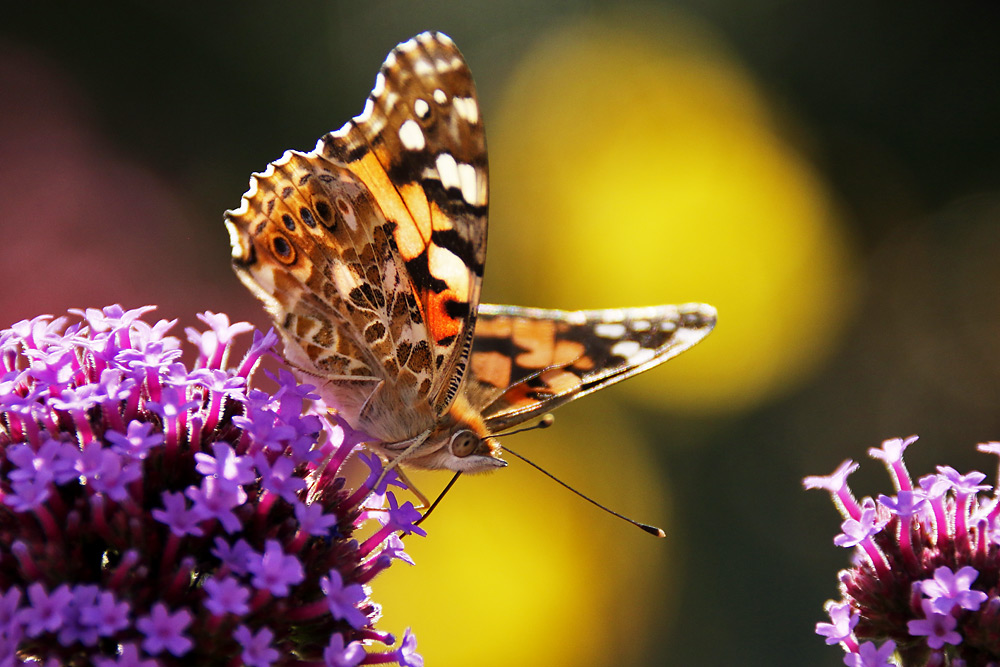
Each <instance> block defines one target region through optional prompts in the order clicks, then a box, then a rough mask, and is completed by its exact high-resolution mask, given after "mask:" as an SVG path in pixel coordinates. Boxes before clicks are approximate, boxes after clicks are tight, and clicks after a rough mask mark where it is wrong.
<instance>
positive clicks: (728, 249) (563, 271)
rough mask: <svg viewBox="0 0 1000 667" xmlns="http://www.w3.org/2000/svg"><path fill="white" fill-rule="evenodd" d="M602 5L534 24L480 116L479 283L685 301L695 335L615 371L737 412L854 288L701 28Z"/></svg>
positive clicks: (804, 185)
mask: <svg viewBox="0 0 1000 667" xmlns="http://www.w3.org/2000/svg"><path fill="white" fill-rule="evenodd" d="M693 25H694V24H692V23H691V22H690V21H681V20H679V19H678V18H677V17H676V16H673V17H672V18H671V20H669V21H666V20H661V19H657V18H656V17H655V16H654V17H649V18H648V20H642V21H636V20H634V19H630V20H628V21H617V22H616V21H614V20H609V19H607V18H606V17H605V18H602V19H600V20H599V21H594V22H585V23H582V24H577V25H575V26H571V27H568V28H563V29H561V30H560V31H558V32H557V33H554V34H550V35H547V36H546V37H545V38H544V39H542V40H540V41H539V42H538V44H537V45H536V46H535V47H534V49H533V50H531V51H530V52H528V53H525V54H524V56H523V58H522V59H521V61H520V65H519V66H518V67H517V69H516V71H515V72H514V74H513V76H512V77H511V80H510V84H509V86H508V88H507V91H506V93H505V95H504V97H503V99H502V102H501V104H500V105H499V107H498V108H497V109H496V110H494V111H493V113H490V114H489V116H488V118H487V121H488V132H489V140H490V150H491V180H492V184H493V189H492V192H491V206H492V212H491V229H490V243H491V249H490V259H489V266H488V269H487V277H486V289H487V296H488V297H489V298H491V299H496V300H507V301H513V302H515V303H524V304H525V305H540V306H546V307H560V308H593V307H617V306H633V305H635V306H641V305H650V304H657V303H672V302H673V303H677V302H686V301H703V302H707V303H711V304H712V305H714V306H716V307H717V308H718V310H719V325H718V327H717V329H716V331H715V332H714V333H713V334H712V335H711V336H710V337H709V338H708V339H707V340H706V341H705V342H704V343H702V344H701V345H700V346H699V348H696V349H695V350H693V351H691V352H688V353H686V354H685V355H683V356H682V357H681V358H679V359H678V360H676V361H672V362H671V366H672V368H671V371H670V373H669V374H664V373H662V371H654V372H653V373H648V374H646V375H644V376H642V377H641V378H637V379H636V380H634V381H629V382H628V383H626V384H625V385H624V387H628V389H623V391H631V392H632V394H631V395H632V396H634V397H635V398H637V399H639V400H643V401H646V402H650V403H653V404H655V405H657V406H660V407H663V406H666V407H671V408H673V409H676V410H690V411H693V412H718V411H722V412H725V411H739V410H743V409H746V408H748V407H752V406H753V405H757V404H759V403H760V402H762V401H764V400H767V399H768V398H769V397H773V396H774V395H776V394H779V393H780V392H781V391H782V390H784V389H786V388H787V387H789V386H793V385H794V384H795V382H796V381H798V380H800V379H802V378H803V377H807V376H808V375H809V374H810V373H811V371H812V370H814V369H815V368H816V367H817V366H818V365H819V364H820V362H822V360H823V359H824V358H825V357H826V356H827V354H828V352H829V351H830V350H831V349H832V347H833V346H834V344H835V342H836V340H837V337H838V334H839V332H840V331H841V330H842V329H843V323H844V321H845V320H846V318H847V316H848V314H849V313H850V311H851V307H852V305H853V303H854V302H855V294H856V291H857V289H856V283H857V281H856V277H855V269H854V266H853V259H852V256H851V250H850V242H849V239H848V238H847V235H846V232H845V230H844V227H843V226H842V224H841V222H840V220H839V219H838V216H837V212H836V207H835V205H834V202H833V200H832V197H831V195H830V193H829V192H828V191H827V189H826V187H825V185H824V183H823V182H822V181H821V180H820V177H819V175H818V174H817V172H816V171H815V170H814V169H813V168H812V166H811V165H810V164H809V163H808V161H807V160H806V159H805V158H804V157H803V156H802V154H801V153H800V152H799V151H798V150H797V149H796V148H795V147H794V146H793V145H791V144H790V143H789V142H788V141H787V140H786V139H785V138H784V137H785V136H786V135H788V134H789V133H790V130H789V128H787V127H786V126H784V125H782V124H781V123H779V121H778V120H777V119H776V117H775V114H774V113H773V112H771V111H770V110H769V108H768V103H767V101H766V100H765V99H764V97H763V95H762V93H761V92H760V91H759V90H758V89H757V88H756V87H755V85H754V82H753V81H752V80H751V78H750V77H749V75H748V74H747V72H746V71H744V70H743V69H742V68H741V67H740V66H739V65H737V64H736V63H734V62H733V61H732V60H731V59H730V58H729V57H728V56H727V55H726V54H725V53H724V51H723V50H722V49H720V48H719V47H718V46H717V43H716V41H715V40H713V39H712V38H710V37H709V36H707V35H706V33H705V31H704V29H703V28H696V27H692V26H693Z"/></svg>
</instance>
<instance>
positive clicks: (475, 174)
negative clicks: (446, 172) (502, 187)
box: [458, 162, 486, 206]
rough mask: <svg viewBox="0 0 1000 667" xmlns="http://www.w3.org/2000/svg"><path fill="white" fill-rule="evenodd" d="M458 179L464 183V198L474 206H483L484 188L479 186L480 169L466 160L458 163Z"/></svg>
mask: <svg viewBox="0 0 1000 667" xmlns="http://www.w3.org/2000/svg"><path fill="white" fill-rule="evenodd" d="M458 180H459V182H460V183H461V184H462V185H461V187H462V199H464V200H465V203H467V204H470V205H472V206H482V205H483V204H485V203H486V202H483V201H480V200H481V199H482V194H483V192H482V189H481V188H480V187H479V171H478V170H477V169H476V168H475V167H473V166H472V165H471V164H465V163H464V162H462V163H459V165H458Z"/></svg>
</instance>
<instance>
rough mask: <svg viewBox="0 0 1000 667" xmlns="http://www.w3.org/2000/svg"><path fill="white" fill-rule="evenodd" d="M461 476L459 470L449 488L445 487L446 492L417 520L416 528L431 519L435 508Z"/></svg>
mask: <svg viewBox="0 0 1000 667" xmlns="http://www.w3.org/2000/svg"><path fill="white" fill-rule="evenodd" d="M461 474H462V471H461V470H459V471H458V472H456V473H455V476H454V477H452V478H451V481H450V482H448V484H447V486H445V487H444V491H442V492H441V493H439V494H438V497H437V498H435V499H434V502H432V503H431V506H430V507H428V508H427V511H426V512H424V513H423V516H421V517H420V518H419V519H417V520H416V521H414V522H413V525H414V526H419V525H420V524H422V523H423V522H424V519H426V518H427V517H429V516H430V515H431V512H433V511H434V508H435V507H437V506H438V503H439V502H441V499H442V498H444V494H446V493H448V492H449V491H451V487H453V486H455V482H457V481H458V478H459V476H460V475H461Z"/></svg>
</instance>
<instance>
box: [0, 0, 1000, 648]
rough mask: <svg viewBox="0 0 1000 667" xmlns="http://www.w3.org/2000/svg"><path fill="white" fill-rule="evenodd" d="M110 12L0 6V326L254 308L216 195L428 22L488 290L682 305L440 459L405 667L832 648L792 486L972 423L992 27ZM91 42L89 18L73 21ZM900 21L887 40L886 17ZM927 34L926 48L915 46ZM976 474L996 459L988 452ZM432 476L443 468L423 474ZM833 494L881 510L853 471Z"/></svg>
mask: <svg viewBox="0 0 1000 667" xmlns="http://www.w3.org/2000/svg"><path fill="white" fill-rule="evenodd" d="M198 11H199V12H200V13H193V12H192V10H190V9H189V8H188V9H185V8H182V7H175V6H167V5H149V4H145V3H131V2H117V3H111V4H109V5H105V6H102V7H88V8H86V9H84V8H75V7H70V6H67V7H65V8H64V10H63V11H62V12H60V13H59V14H57V15H53V14H52V13H51V12H47V11H44V10H42V9H40V8H39V9H35V8H33V7H32V6H30V5H25V6H19V7H18V8H17V9H16V10H13V11H11V12H10V13H9V16H7V17H6V20H5V22H4V24H3V25H2V26H0V90H2V91H4V99H5V104H4V105H2V107H0V229H2V232H3V234H2V237H0V238H2V239H3V244H2V245H3V248H4V250H5V251H6V252H5V253H4V255H5V260H4V262H3V263H0V280H2V284H3V285H4V286H5V288H6V289H4V290H3V291H2V293H0V316H2V319H3V320H4V321H6V322H14V321H16V320H18V319H21V318H24V317H30V316H33V315H36V314H38V313H41V312H60V311H63V310H65V309H66V308H68V307H83V306H100V305H104V304H108V303H113V302H120V303H123V304H125V305H126V306H129V307H134V306H138V305H142V304H145V303H155V304H158V305H159V306H160V313H161V315H162V316H163V317H171V318H172V317H179V318H181V325H182V326H183V325H193V324H195V323H196V321H195V320H194V313H196V312H198V311H201V310H205V309H211V310H214V311H226V312H228V313H230V314H231V315H232V316H233V317H234V319H247V320H250V321H252V322H254V323H255V324H257V325H258V326H261V327H266V326H268V325H269V324H268V322H267V319H266V317H265V315H264V313H263V312H262V310H261V309H260V308H259V306H258V304H257V302H256V301H255V300H254V299H253V298H252V297H251V296H250V295H249V294H248V293H246V291H245V290H244V289H243V288H242V286H240V285H239V284H238V282H237V281H236V279H235V278H234V277H233V275H232V273H231V271H230V269H229V249H228V246H227V237H226V234H225V231H224V228H223V225H222V222H221V212H222V210H224V209H226V208H230V207H234V206H236V205H237V204H238V202H239V197H240V194H241V193H242V192H243V191H244V190H245V188H246V182H247V178H248V176H249V174H250V172H251V171H259V170H261V169H262V168H263V167H264V166H265V165H266V163H267V162H269V161H270V160H273V159H275V158H277V157H278V156H279V155H280V154H281V153H282V151H284V150H285V149H286V148H298V149H310V148H311V147H312V146H313V145H314V143H315V140H316V138H317V137H318V136H319V135H320V134H322V133H323V132H325V131H328V130H330V129H335V128H337V127H339V126H340V125H341V124H342V123H343V122H344V121H345V120H346V119H347V118H349V117H351V116H353V115H355V114H357V113H358V112H360V110H361V107H362V103H363V100H364V96H365V95H366V94H367V92H368V90H369V89H370V87H371V85H372V82H373V80H374V75H375V72H376V70H377V68H378V66H379V64H380V63H381V62H382V59H383V58H384V56H385V54H386V52H388V50H389V49H390V48H391V47H392V46H394V45H395V44H396V43H397V42H398V41H401V40H403V39H406V38H408V37H410V36H412V35H413V34H416V33H417V32H419V31H421V30H425V29H439V30H443V31H445V32H447V33H449V34H450V35H451V36H452V37H453V38H454V39H455V40H456V42H457V43H458V45H459V47H460V48H461V49H462V50H463V52H464V54H465V55H466V57H467V59H468V61H469V63H470V65H471V67H472V70H473V73H474V74H475V76H476V80H477V83H478V87H479V94H480V99H481V101H482V108H483V116H484V118H485V121H486V127H487V134H488V142H489V147H490V165H491V218H490V220H491V221H490V250H489V254H488V263H487V273H486V281H485V295H484V299H485V300H487V301H491V302H500V303H515V304H519V305H531V306H541V307H551V308H566V309H572V308H598V307H616V306H642V305H653V304H659V303H681V302H687V301H702V302H706V303H711V304H713V305H714V306H716V307H717V308H718V310H719V324H718V326H717V328H716V330H715V331H714V332H713V333H712V335H711V336H709V337H708V338H707V339H706V340H705V341H704V342H703V343H701V344H700V345H698V346H697V347H696V348H694V349H693V350H691V351H689V352H687V353H685V354H684V355H683V356H682V357H680V358H679V359H677V360H674V361H671V362H670V363H669V364H667V365H666V366H664V367H662V368H657V369H654V370H652V371H651V372H649V373H646V374H644V375H643V376H641V377H637V378H634V379H630V380H629V381H628V382H625V383H623V384H621V385H618V386H616V387H614V388H612V389H610V390H608V391H607V392H600V393H598V394H596V395H594V396H591V397H588V398H585V399H584V400H582V401H580V402H577V403H573V404H570V405H568V406H566V407H564V408H561V409H560V410H559V411H558V413H557V415H556V424H555V426H554V427H553V428H550V429H548V430H545V431H538V432H533V433H526V434H523V435H518V436H515V437H514V438H512V439H511V440H510V441H509V444H510V445H511V446H512V447H514V448H515V449H517V450H518V451H519V452H521V453H523V454H525V455H527V456H529V457H531V458H532V459H533V460H535V461H536V462H537V463H539V464H541V465H542V466H544V467H546V468H547V469H549V470H551V471H552V472H554V473H555V474H557V475H558V476H559V477H560V478H562V479H564V480H566V481H567V482H568V483H570V484H573V485H574V486H576V487H577V488H579V489H581V490H582V491H584V492H586V493H588V494H589V495H591V496H593V497H594V498H595V499H596V500H598V501H600V502H604V503H606V504H609V505H611V506H612V507H614V508H615V509H617V510H619V511H621V512H623V513H625V514H627V515H629V516H633V517H635V518H636V519H638V520H641V521H646V522H650V523H654V524H657V525H659V526H662V527H663V528H664V529H665V530H666V532H667V539H665V540H659V541H658V540H656V539H655V538H652V537H650V536H648V535H645V534H643V533H641V532H639V531H637V530H635V529H634V528H632V527H630V526H628V525H627V524H624V523H622V522H619V521H617V520H615V519H613V518H612V517H610V516H607V515H605V514H603V513H601V512H599V511H598V510H596V509H595V508H593V507H592V506H590V505H588V504H586V503H584V502H583V501H581V500H579V499H577V498H575V497H574V496H572V495H570V494H568V493H567V492H566V491H565V490H563V489H561V488H559V487H558V486H557V485H555V484H554V483H552V482H551V481H549V480H546V479H545V478H544V477H542V476H541V475H539V474H538V473H537V472H535V471H533V470H531V469H530V468H529V467H527V466H526V465H524V464H521V463H520V462H518V461H516V460H515V461H512V462H511V465H510V466H509V467H508V468H507V469H505V470H503V471H500V472H498V473H496V474H492V475H487V476H483V477H475V478H463V479H461V480H460V482H459V484H458V485H457V486H456V488H455V489H454V490H453V491H452V493H451V495H450V496H449V497H448V498H447V499H446V501H445V503H444V504H443V505H442V507H440V508H439V509H438V510H437V511H436V513H435V515H434V516H433V517H432V518H431V519H429V520H428V522H427V524H426V526H425V527H426V528H427V529H428V532H429V535H428V537H427V538H423V539H421V538H411V539H408V541H407V550H408V552H409V553H410V554H411V555H412V556H413V558H414V559H415V560H416V566H415V567H408V566H406V565H405V564H397V565H395V566H394V567H392V568H391V569H390V570H389V571H388V572H387V573H386V574H384V575H382V576H380V577H379V578H377V579H376V580H375V582H374V584H373V588H374V593H375V596H374V597H375V599H376V600H377V601H378V602H380V603H381V604H382V605H383V608H384V617H383V619H382V621H381V622H380V625H379V627H380V628H381V629H384V630H389V631H391V632H394V633H396V634H397V635H399V634H401V633H402V632H403V630H404V629H405V628H407V627H412V628H413V630H414V632H415V634H416V637H417V641H418V648H419V651H420V653H421V654H423V655H424V657H425V659H426V661H427V663H426V664H428V665H429V666H452V665H454V666H464V665H509V664H525V665H536V664H545V665H580V664H585V665H616V666H618V665H654V664H670V665H677V664H689V665H690V664H697V665H717V664H718V665H723V664H725V665H737V664H738V665H751V666H752V665H769V666H771V665H802V664H809V665H839V664H842V662H841V654H840V652H839V650H837V649H835V648H829V647H826V646H825V645H824V644H823V642H822V641H821V639H820V638H818V637H816V636H815V635H814V634H813V626H814V624H815V623H816V622H817V621H820V620H822V616H823V611H822V604H823V601H824V600H826V599H827V598H831V597H834V596H835V595H836V578H835V576H836V570H837V569H838V568H839V567H841V566H843V565H844V564H845V563H846V555H845V554H844V553H842V552H840V551H839V550H837V549H835V548H834V547H833V546H832V544H831V541H832V537H833V535H834V534H835V533H836V530H837V525H838V521H839V520H838V518H837V516H836V515H835V513H834V512H833V511H832V510H831V509H830V507H829V503H828V501H827V500H826V499H824V498H821V497H819V494H816V497H813V496H811V495H807V494H805V493H803V492H802V490H801V487H800V479H801V478H802V477H803V476H805V475H810V474H824V473H826V472H829V471H830V470H832V469H833V468H834V467H835V465H836V464H837V463H839V462H840V461H841V460H842V459H844V458H847V457H853V458H856V459H857V458H861V457H863V455H864V452H865V451H866V449H867V448H868V447H870V446H875V445H877V444H878V443H879V442H880V441H881V440H882V439H884V438H887V437H893V436H901V435H908V434H910V433H919V434H921V435H922V436H923V437H922V439H921V441H920V443H919V444H918V445H917V446H915V447H914V448H912V449H911V450H910V452H908V456H909V455H910V453H911V452H912V454H913V456H912V457H911V458H908V461H909V462H910V465H911V469H912V470H913V472H914V473H915V474H918V475H919V474H923V473H925V472H927V471H929V470H930V469H931V468H932V466H933V465H934V464H941V463H947V464H949V465H953V466H955V467H958V468H959V469H962V468H963V466H964V467H965V468H968V467H971V466H980V467H981V466H984V465H990V466H992V463H988V462H986V461H984V460H980V459H977V458H975V456H974V454H973V445H974V444H975V443H976V442H978V441H981V440H988V439H997V438H998V437H1000V433H998V432H1000V423H998V419H997V418H996V409H995V405H996V404H997V398H998V389H1000V374H998V373H997V369H998V368H1000V344H998V336H997V335H996V334H997V329H998V326H1000V308H998V305H997V296H996V285H997V284H998V280H1000V269H998V268H997V267H998V266H1000V265H998V263H997V261H996V257H997V252H998V251H1000V227H998V226H997V220H998V213H1000V197H998V191H1000V189H998V174H1000V169H998V162H997V157H996V156H997V155H1000V145H998V144H1000V135H998V133H997V131H996V129H995V128H996V122H995V121H996V118H998V117H1000V92H997V91H996V90H995V89H996V87H995V86H992V85H988V83H989V82H991V81H992V77H993V71H992V69H993V65H992V64H993V63H995V62H997V57H998V56H1000V53H998V52H1000V44H998V42H997V40H996V39H995V35H994V34H993V31H992V30H991V29H990V28H989V26H990V25H995V23H991V21H993V20H994V19H995V18H997V17H996V16H995V13H996V12H995V11H994V10H992V9H988V8H986V7H980V8H978V9H968V8H966V9H960V8H956V7H953V6H945V5H942V4H938V3H931V2H923V3H919V2H918V3H911V4H908V5H907V7H906V8H905V9H900V8H893V9H889V8H886V9H882V8H879V7H872V6H870V4H869V3H864V2H862V1H861V0H845V1H843V2H836V3H834V2H820V3H810V4H808V5H807V4H805V3H798V4H797V3H784V2H778V1H777V0H762V1H761V2H758V3H737V2H732V1H728V2H726V1H723V2H718V3H711V4H708V5H707V4H705V3H695V2H687V3H684V2H675V3H665V2H664V3H655V2H646V3H634V2H623V3H616V4H614V5H611V4H610V3H609V4H606V5H602V4H601V3H596V4H595V3H590V2H582V1H574V0H561V1H559V2H555V1H553V2H538V3H515V2H487V1H486V0H476V1H470V2H462V1H459V0H453V1H449V2H434V3H403V2H385V3H382V2H379V3H371V4H369V5H358V4H356V3H347V2H336V3H313V4H309V5H304V4H303V5H282V6H281V7H280V8H279V7H277V6H274V5H272V4H270V3H265V2H256V1H254V2H236V1H235V0H233V1H227V2H218V3H213V5H211V6H210V7H206V8H201V9H199V10H198ZM97 30H101V31H103V32H102V34H104V35H106V38H102V39H95V38H94V37H93V35H94V34H96V33H95V31H97ZM890 32H891V33H892V35H893V36H894V38H893V39H892V40H890V39H886V38H885V36H886V35H887V34H889V33H890ZM929 54H933V58H931V57H930V56H929ZM991 469H992V467H991ZM414 477H415V480H416V481H417V482H418V484H419V486H420V488H421V490H423V491H424V493H426V494H428V495H433V494H434V493H435V492H436V491H437V490H439V489H440V488H441V487H443V486H444V484H445V483H446V481H447V476H446V475H443V474H442V475H435V474H423V475H415V476H414ZM856 479H857V480H858V486H859V487H861V491H860V492H861V493H877V492H884V491H885V490H886V489H887V488H889V486H888V481H887V480H886V479H885V478H884V476H879V474H878V466H875V465H871V464H869V465H867V466H865V467H864V468H863V469H862V472H861V473H859V474H858V476H857V478H856Z"/></svg>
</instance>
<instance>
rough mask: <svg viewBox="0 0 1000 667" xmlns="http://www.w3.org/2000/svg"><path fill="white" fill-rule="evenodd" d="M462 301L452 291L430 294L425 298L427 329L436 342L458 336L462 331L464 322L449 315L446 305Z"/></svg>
mask: <svg viewBox="0 0 1000 667" xmlns="http://www.w3.org/2000/svg"><path fill="white" fill-rule="evenodd" d="M456 300H457V301H461V299H457V298H456V296H455V293H454V292H452V291H451V290H445V291H443V292H441V293H440V294H436V293H434V292H429V293H428V294H427V295H425V297H424V302H425V303H426V304H427V329H428V331H429V332H430V334H431V336H433V337H434V340H436V341H440V340H443V339H445V338H448V337H449V336H457V335H458V334H459V332H460V331H461V330H462V320H461V319H458V318H454V317H452V316H451V315H449V314H448V311H447V310H446V309H445V305H446V304H447V302H449V301H456Z"/></svg>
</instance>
